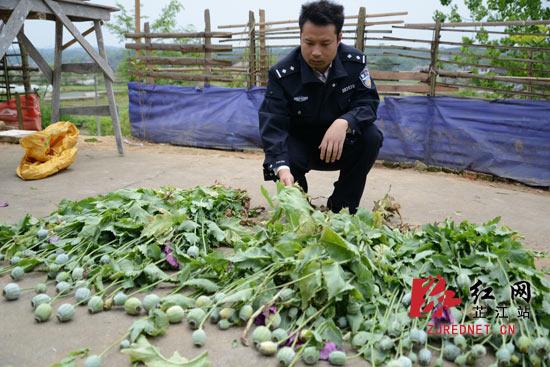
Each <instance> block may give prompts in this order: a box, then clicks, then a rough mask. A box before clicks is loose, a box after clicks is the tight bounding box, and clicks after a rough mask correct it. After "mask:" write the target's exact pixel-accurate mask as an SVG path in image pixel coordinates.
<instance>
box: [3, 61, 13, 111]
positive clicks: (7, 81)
mask: <svg viewBox="0 0 550 367" xmlns="http://www.w3.org/2000/svg"><path fill="white" fill-rule="evenodd" d="M2 67H3V69H4V70H3V72H4V82H5V84H6V99H7V100H10V99H11V88H10V86H11V83H10V74H9V70H8V58H7V57H6V55H4V56H2Z"/></svg>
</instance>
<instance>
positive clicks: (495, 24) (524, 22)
mask: <svg viewBox="0 0 550 367" xmlns="http://www.w3.org/2000/svg"><path fill="white" fill-rule="evenodd" d="M538 24H550V20H509V21H503V22H450V23H441V26H442V27H502V26H504V27H508V26H529V25H538ZM405 27H407V28H429V27H435V23H407V24H405Z"/></svg>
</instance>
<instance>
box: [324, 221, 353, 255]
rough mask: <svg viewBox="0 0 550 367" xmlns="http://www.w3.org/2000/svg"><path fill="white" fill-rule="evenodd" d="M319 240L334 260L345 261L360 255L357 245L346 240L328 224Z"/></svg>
mask: <svg viewBox="0 0 550 367" xmlns="http://www.w3.org/2000/svg"><path fill="white" fill-rule="evenodd" d="M319 242H320V244H321V245H322V246H323V247H324V248H325V249H326V250H327V252H328V253H329V255H330V256H331V257H332V258H333V259H334V260H337V261H345V260H351V259H355V258H358V257H359V252H358V251H357V247H356V246H355V245H353V244H351V243H349V242H347V241H346V240H344V239H343V238H342V237H341V236H340V235H339V234H338V233H336V232H334V230H333V229H332V228H330V227H328V226H327V227H325V228H323V232H322V234H321V238H320V239H319Z"/></svg>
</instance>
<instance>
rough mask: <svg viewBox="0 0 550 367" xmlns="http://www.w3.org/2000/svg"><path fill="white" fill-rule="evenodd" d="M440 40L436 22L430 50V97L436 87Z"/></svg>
mask: <svg viewBox="0 0 550 367" xmlns="http://www.w3.org/2000/svg"><path fill="white" fill-rule="evenodd" d="M440 39H441V22H440V21H439V20H438V21H437V22H436V23H435V30H434V34H433V41H432V47H431V49H430V59H431V60H430V68H429V73H430V96H432V97H433V96H435V92H436V85H437V70H436V68H437V58H438V51H439V42H440Z"/></svg>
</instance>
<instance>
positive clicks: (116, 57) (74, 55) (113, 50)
mask: <svg viewBox="0 0 550 367" xmlns="http://www.w3.org/2000/svg"><path fill="white" fill-rule="evenodd" d="M106 49H107V59H108V60H109V64H110V65H111V67H112V68H113V69H115V70H116V68H117V67H118V64H119V63H120V62H121V61H122V60H124V58H125V57H126V55H127V50H126V49H124V48H122V47H110V46H107V47H106ZM39 51H40V53H41V54H42V56H43V57H44V59H46V61H47V62H48V64H50V65H53V59H54V49H53V48H41V49H39ZM10 61H11V60H10ZM91 61H92V59H91V57H90V56H89V55H88V54H87V53H86V51H84V50H83V49H82V48H80V47H78V46H76V45H75V46H73V47H71V48H68V49H67V50H64V51H63V63H75V62H91ZM31 62H32V59H31ZM33 64H34V63H33ZM35 66H36V65H35Z"/></svg>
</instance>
